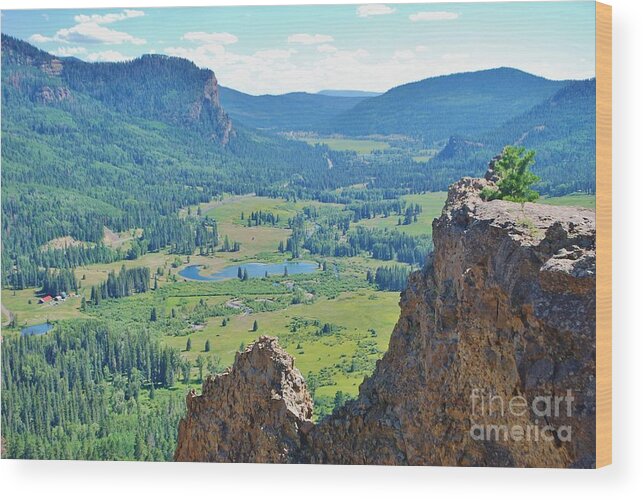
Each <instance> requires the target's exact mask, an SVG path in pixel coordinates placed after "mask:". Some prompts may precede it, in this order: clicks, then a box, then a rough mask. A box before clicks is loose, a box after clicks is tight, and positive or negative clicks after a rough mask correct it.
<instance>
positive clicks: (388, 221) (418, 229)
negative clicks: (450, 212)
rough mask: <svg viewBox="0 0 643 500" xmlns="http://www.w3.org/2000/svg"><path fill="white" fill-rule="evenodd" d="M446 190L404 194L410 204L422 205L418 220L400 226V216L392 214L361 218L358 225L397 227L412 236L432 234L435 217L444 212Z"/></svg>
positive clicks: (403, 197) (381, 227)
mask: <svg viewBox="0 0 643 500" xmlns="http://www.w3.org/2000/svg"><path fill="white" fill-rule="evenodd" d="M446 197H447V194H446V193H445V192H436V193H423V194H408V195H405V196H402V199H403V200H405V201H406V202H407V203H408V204H411V203H413V204H419V205H420V206H421V207H422V213H421V214H420V215H419V216H418V220H417V222H412V223H411V224H408V225H400V226H398V219H399V216H397V215H390V216H389V217H381V216H377V217H374V218H373V219H365V220H361V221H359V222H358V223H357V225H361V226H365V227H372V228H380V229H384V228H388V229H397V230H399V231H402V232H403V233H406V234H408V235H410V236H420V235H423V234H425V235H430V234H432V232H433V231H432V224H433V219H435V218H436V217H439V216H440V214H441V213H442V207H443V206H444V202H445V201H446Z"/></svg>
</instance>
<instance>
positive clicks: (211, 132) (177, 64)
mask: <svg viewBox="0 0 643 500" xmlns="http://www.w3.org/2000/svg"><path fill="white" fill-rule="evenodd" d="M2 66H3V79H6V81H7V83H9V84H10V85H12V86H13V87H14V88H15V89H16V90H18V91H20V93H21V94H22V95H23V96H25V97H27V98H28V99H30V100H33V101H35V102H37V103H39V104H47V105H57V104H58V103H60V102H61V101H66V100H70V99H71V98H72V96H73V95H74V94H77V93H79V94H82V95H83V96H85V97H86V96H90V97H91V98H92V99H95V100H96V101H97V103H100V105H102V106H105V108H106V109H107V110H109V111H115V112H118V113H123V114H127V115H131V116H135V117H137V118H144V119H147V120H154V121H159V122H163V123H166V124H168V125H170V126H172V127H177V126H179V127H187V128H192V129H196V130H197V131H198V132H200V133H202V134H203V136H204V137H206V138H208V139H209V140H211V141H213V142H215V143H219V144H222V145H224V146H225V145H226V144H228V142H229V141H230V140H231V139H232V138H233V137H234V136H235V131H234V129H233V127H232V121H231V119H230V117H229V116H228V115H227V113H226V112H225V110H224V109H223V108H222V106H221V103H220V101H219V84H218V82H217V79H216V76H215V74H214V72H213V71H211V70H209V69H201V68H198V67H197V66H196V65H195V64H193V63H192V62H190V61H187V60H185V59H181V58H178V57H169V56H165V55H161V54H146V55H143V56H141V57H138V58H136V59H133V60H129V61H122V62H105V63H88V62H84V61H81V60H80V59H77V58H75V57H56V56H53V55H51V54H48V53H46V52H44V51H42V50H39V49H37V48H35V47H33V46H31V45H30V44H28V43H26V42H23V41H21V40H18V39H16V38H13V37H10V36H7V35H4V34H3V35H2ZM34 68H37V69H38V70H39V71H34ZM3 83H4V82H3ZM81 100H82V99H81ZM85 105H88V104H85ZM92 105H96V103H92ZM66 109H67V108H66Z"/></svg>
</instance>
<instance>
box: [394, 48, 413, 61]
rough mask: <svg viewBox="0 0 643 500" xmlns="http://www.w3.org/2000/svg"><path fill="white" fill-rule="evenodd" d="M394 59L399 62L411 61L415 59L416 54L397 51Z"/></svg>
mask: <svg viewBox="0 0 643 500" xmlns="http://www.w3.org/2000/svg"><path fill="white" fill-rule="evenodd" d="M393 59H396V60H398V61H409V60H411V59H415V52H413V51H412V50H396V51H395V53H394V54H393Z"/></svg>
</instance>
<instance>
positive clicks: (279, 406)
mask: <svg viewBox="0 0 643 500" xmlns="http://www.w3.org/2000/svg"><path fill="white" fill-rule="evenodd" d="M187 408H188V411H187V416H186V417H185V418H184V419H183V420H182V421H181V423H180V426H179V439H178V441H179V444H178V447H177V449H176V453H175V455H174V458H175V459H176V460H182V461H200V462H270V463H296V462H301V461H303V460H304V457H302V456H301V451H302V446H301V436H302V433H303V431H304V430H305V429H310V428H311V427H312V421H311V417H312V414H313V403H312V399H311V397H310V395H309V393H308V391H307V390H306V383H305V382H304V378H303V377H302V376H301V374H300V373H299V370H297V369H296V368H295V367H294V361H293V359H292V357H291V356H290V355H289V354H288V353H286V352H285V351H284V350H283V349H281V348H280V347H279V345H278V344H277V339H274V338H270V337H261V338H260V339H259V340H257V342H255V343H254V344H253V345H252V346H250V347H249V348H247V349H246V350H245V351H244V352H242V353H238V354H237V357H236V359H235V362H234V365H233V366H232V368H231V369H230V370H229V371H227V372H226V373H224V374H222V375H219V376H217V377H214V378H208V379H207V380H206V381H205V382H204V384H203V393H202V394H201V395H200V396H197V395H196V394H195V393H194V392H190V393H189V394H188V396H187Z"/></svg>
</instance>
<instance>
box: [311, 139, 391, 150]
mask: <svg viewBox="0 0 643 500" xmlns="http://www.w3.org/2000/svg"><path fill="white" fill-rule="evenodd" d="M303 140H304V141H305V142H307V143H308V144H311V145H315V144H324V145H326V146H328V147H329V148H330V149H332V150H334V151H355V152H356V153H359V154H370V153H372V152H373V151H378V150H385V149H389V148H390V147H391V145H390V144H389V143H388V142H384V141H376V140H373V139H343V138H335V137H306V138H304V139H303Z"/></svg>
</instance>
